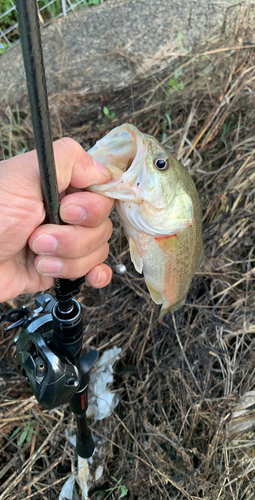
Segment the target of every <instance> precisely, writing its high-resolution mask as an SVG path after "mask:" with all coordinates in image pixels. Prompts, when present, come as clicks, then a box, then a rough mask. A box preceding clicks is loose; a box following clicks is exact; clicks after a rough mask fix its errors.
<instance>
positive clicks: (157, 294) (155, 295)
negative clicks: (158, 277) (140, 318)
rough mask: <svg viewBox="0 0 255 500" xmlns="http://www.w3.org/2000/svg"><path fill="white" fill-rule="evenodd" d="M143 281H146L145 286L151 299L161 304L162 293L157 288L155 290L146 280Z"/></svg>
mask: <svg viewBox="0 0 255 500" xmlns="http://www.w3.org/2000/svg"><path fill="white" fill-rule="evenodd" d="M145 283H146V286H147V288H148V290H149V292H150V296H151V298H152V300H154V302H156V304H162V302H163V297H162V294H161V293H160V292H158V291H157V290H155V288H153V286H152V285H150V284H149V283H148V282H147V281H145Z"/></svg>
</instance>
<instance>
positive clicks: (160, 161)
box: [154, 158, 169, 170]
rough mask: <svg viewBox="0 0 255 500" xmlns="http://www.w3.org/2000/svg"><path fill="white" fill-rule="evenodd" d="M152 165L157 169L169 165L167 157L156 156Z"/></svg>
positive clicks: (163, 168) (164, 168) (166, 167)
mask: <svg viewBox="0 0 255 500" xmlns="http://www.w3.org/2000/svg"><path fill="white" fill-rule="evenodd" d="M154 165H155V167H156V168H157V169H158V170H167V169H168V167H169V160H168V158H156V159H155V160H154Z"/></svg>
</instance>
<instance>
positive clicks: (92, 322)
mask: <svg viewBox="0 0 255 500" xmlns="http://www.w3.org/2000/svg"><path fill="white" fill-rule="evenodd" d="M253 8H254V7H253V6H252V5H251V6H250V8H249V9H250V10H249V9H246V10H245V9H244V10H243V11H242V12H241V13H239V16H238V18H235V19H233V18H231V19H230V21H229V22H230V25H228V24H226V25H225V27H224V33H222V35H221V38H217V37H214V39H212V40H211V41H210V45H209V42H208V46H207V47H202V48H201V49H200V50H199V52H197V53H196V54H188V55H186V56H181V57H179V58H176V60H175V62H174V64H173V65H172V66H171V68H170V69H169V70H168V72H164V74H157V75H153V77H151V78H148V79H146V81H143V82H141V81H140V82H138V83H136V82H134V84H133V86H132V92H131V89H130V88H127V89H125V90H122V91H119V92H118V93H115V94H108V95H97V96H94V95H84V96H76V95H73V94H72V95H67V94H66V95H53V96H51V97H50V106H51V115H52V123H53V130H54V136H55V138H58V137H61V136H62V135H67V134H68V135H71V136H72V137H74V138H75V139H76V140H78V141H79V142H80V143H81V144H82V145H83V146H84V147H86V148H88V147H89V146H90V145H91V144H92V143H94V142H95V140H96V139H97V138H99V137H101V136H102V135H103V134H104V133H106V131H108V130H110V129H111V128H113V127H114V126H117V125H119V124H121V123H123V122H125V121H130V122H132V123H135V124H136V125H137V126H138V127H139V128H140V129H141V130H142V131H143V132H146V133H149V134H153V135H155V136H156V137H157V138H158V140H159V141H160V142H162V143H163V144H164V145H165V147H167V148H169V150H170V151H171V152H172V153H173V154H175V155H176V156H178V158H179V159H180V160H181V161H182V162H183V163H184V164H185V165H186V166H187V168H188V169H189V171H190V172H191V174H192V176H193V178H194V180H195V183H196V185H197V188H198V191H199V195H200V199H201V203H202V209H203V239H204V245H205V258H204V263H203V265H202V267H201V268H200V269H199V271H198V272H197V273H196V276H195V277H194V280H193V283H192V287H191V289H190V293H189V295H188V298H187V303H186V305H185V306H184V307H183V308H182V309H181V310H180V311H178V312H177V313H175V316H174V317H172V316H171V315H170V314H169V315H167V316H166V317H165V318H164V321H163V323H162V324H159V323H158V319H157V318H158V313H159V308H158V307H157V306H155V305H154V304H153V303H152V301H151V300H150V298H149V294H148V292H147V290H146V287H145V285H144V282H143V279H142V277H141V276H140V275H138V274H137V273H136V272H135V271H134V268H133V266H132V264H131V262H130V258H129V253H128V249H127V242H126V240H125V237H124V235H123V233H122V230H121V228H120V223H119V219H118V218H117V215H116V214H115V213H113V214H112V219H113V222H114V233H113V236H112V239H111V252H110V255H109V259H108V262H109V264H110V265H111V266H112V267H113V268H114V267H115V265H116V264H117V263H119V262H122V263H124V264H125V265H126V267H127V272H126V274H125V275H123V276H118V275H117V274H114V277H113V280H112V283H111V284H110V285H109V286H108V287H107V288H106V289H103V290H101V291H95V290H92V289H89V288H87V287H84V288H83V289H82V291H81V293H80V295H79V298H78V300H79V301H80V303H81V305H82V308H83V310H84V322H85V325H87V326H86V333H85V336H84V342H85V344H89V345H93V346H96V347H97V348H98V349H99V351H100V352H102V351H103V350H105V349H107V348H109V347H112V346H114V345H116V346H118V347H121V349H122V356H121V360H120V361H119V363H118V364H117V366H116V367H115V382H114V389H115V390H116V391H118V392H119V394H120V396H121V401H120V403H119V405H118V407H117V408H116V412H115V413H114V414H113V415H112V416H111V417H110V418H108V419H106V420H103V421H101V422H99V423H98V422H97V423H95V422H91V426H92V429H93V432H94V436H95V437H96V439H98V440H100V441H101V444H100V451H101V456H100V458H99V457H96V459H95V461H96V463H94V465H93V467H94V468H96V467H97V466H98V465H99V464H102V465H103V467H104V476H103V480H102V482H101V484H95V487H94V488H92V489H91V492H90V499H91V500H103V499H107V498H108V499H118V498H120V491H119V490H118V489H113V491H112V492H109V488H111V487H112V488H114V486H115V485H116V482H114V480H113V479H112V478H116V479H117V480H120V481H121V484H123V485H125V486H126V487H127V488H128V490H129V492H128V494H127V498H130V499H132V500H143V499H148V500H159V499H162V500H165V499H171V500H177V499H178V500H182V499H183V500H184V499H190V500H191V499H192V500H195V499H199V498H203V499H207V500H216V499H217V500H228V499H231V500H252V499H255V493H254V491H255V488H254V483H255V455H254V444H255V434H254V431H253V429H254V422H255V420H254V418H255V412H254V404H255V398H254V394H255V392H254V391H255V389H254V359H255V337H254V333H255V322H254V283H255V280H254V274H255V264H254V261H255V257H254V245H255V244H254V207H255V184H254V179H255V159H254V154H255V120H254V118H255V109H254V89H255V83H254V80H255V47H254V45H253V44H252V43H251V33H250V31H249V25H250V23H249V16H250V15H252V12H253V10H252V9H253ZM103 106H106V107H107V108H108V109H109V110H110V112H111V113H115V116H114V118H112V119H109V118H108V117H107V116H106V115H105V114H104V113H103ZM18 109H19V112H18V111H17V110H18ZM133 109H134V110H135V112H133ZM1 115H2V119H3V120H2V121H3V125H2V127H1V144H2V152H3V153H4V154H5V156H8V155H9V154H11V152H12V154H15V153H17V152H18V151H21V150H22V148H25V147H28V148H31V147H33V139H32V129H31V122H30V118H29V114H28V105H27V103H26V100H25V98H24V101H23V103H19V108H17V107H16V105H14V106H12V107H11V106H8V107H6V109H2V110H1ZM29 301H30V302H31V303H32V302H33V297H20V298H18V299H16V300H15V301H14V302H13V303H12V302H10V303H8V304H4V305H3V307H4V308H5V309H6V308H9V307H13V306H14V305H15V306H17V305H19V304H21V303H22V304H23V303H26V304H27V303H28V302H29ZM13 337H14V333H13V332H12V331H11V332H8V333H7V332H5V331H4V328H3V326H2V329H1V337H0V345H1V378H0V384H1V406H0V413H1V423H0V429H1V431H0V446H1V462H2V470H1V472H0V480H1V482H2V487H1V490H0V499H8V500H14V499H22V498H27V499H30V498H35V499H41V498H42V499H57V498H58V495H59V491H60V489H61V487H62V485H63V483H64V482H65V480H66V479H67V477H68V475H70V474H71V472H72V471H73V470H74V467H75V463H76V462H75V461H76V458H75V450H74V448H73V447H72V446H71V445H70V443H69V441H68V440H67V438H66V435H65V431H66V429H67V428H68V429H70V428H71V427H72V418H71V416H70V413H69V410H68V408H67V407H65V408H60V409H56V410H53V411H51V412H48V411H42V409H41V408H40V406H39V405H38V404H37V402H36V400H35V399H34V397H33V396H32V392H31V390H30V388H29V386H28V384H27V383H26V381H25V380H23V379H22V378H21V377H20V376H19V375H18V373H17V371H16V368H15V366H14V361H13V355H14V347H13ZM84 347H85V345H84ZM17 428H20V430H19V431H18V432H17V434H14V432H15V430H16V429H17ZM25 430H27V435H28V433H29V432H30V437H31V439H28V437H27V439H25V440H24V442H23V443H22V444H19V439H20V436H21V433H22V432H24V431H25ZM27 441H28V442H27ZM107 490H108V492H107Z"/></svg>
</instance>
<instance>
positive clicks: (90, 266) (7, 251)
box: [0, 138, 114, 302]
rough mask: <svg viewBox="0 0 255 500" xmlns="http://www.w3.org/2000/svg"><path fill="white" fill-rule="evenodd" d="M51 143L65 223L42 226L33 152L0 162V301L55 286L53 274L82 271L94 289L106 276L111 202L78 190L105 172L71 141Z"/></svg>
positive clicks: (76, 274) (72, 274)
mask: <svg viewBox="0 0 255 500" xmlns="http://www.w3.org/2000/svg"><path fill="white" fill-rule="evenodd" d="M53 147H54V157H55V164H56V173H57V181H58V190H59V193H60V199H61V202H60V218H61V219H62V221H63V222H65V223H68V225H62V226H57V225H54V224H43V222H44V219H45V209H44V204H43V199H42V193H41V184H40V173H39V167H38V161H37V154H36V151H31V152H30V153H25V154H22V155H19V156H16V157H14V158H11V159H10V160H6V161H3V162H1V163H0V178H1V185H0V218H1V219H0V220H1V223H0V276H1V287H0V302H3V301H6V300H10V299H12V298H14V297H16V296H17V295H19V294H22V293H35V292H38V291H41V290H46V289H48V288H50V287H51V286H53V285H54V277H59V278H69V279H76V278H79V277H81V276H83V275H85V274H86V282H87V283H88V284H90V285H91V286H93V287H95V288H102V287H104V286H106V285H107V284H108V283H109V282H110V280H111V274H112V273H111V269H110V268H109V267H108V266H107V265H106V264H103V261H104V260H105V259H106V257H107V255H108V252H109V247H108V243H107V241H108V239H109V238H110V236H111V232H112V224H111V221H110V219H109V218H108V216H109V213H110V211H111V209H112V206H113V201H114V200H112V199H109V198H106V197H104V196H101V195H98V194H95V193H90V192H84V191H83V189H84V188H87V187H88V186H91V185H92V184H103V183H105V182H108V180H110V174H109V172H108V170H107V169H106V168H105V167H104V166H103V165H101V164H97V166H95V165H94V162H93V159H92V158H91V156H90V155H89V154H88V153H86V152H85V151H84V150H83V149H82V147H81V146H80V145H79V144H78V143H77V142H76V141H74V140H73V139H69V138H65V139H60V140H58V141H56V142H55V143H54V144H53ZM78 190H79V191H78ZM41 224H43V225H41Z"/></svg>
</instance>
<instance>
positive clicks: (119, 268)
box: [114, 5, 136, 275]
mask: <svg viewBox="0 0 255 500" xmlns="http://www.w3.org/2000/svg"><path fill="white" fill-rule="evenodd" d="M121 14H122V22H123V28H124V30H123V31H124V33H125V40H126V46H128V42H129V40H128V34H127V25H126V19H125V14H124V7H123V5H122V6H121ZM127 64H128V69H129V73H131V66H130V58H129V56H128V54H127ZM130 92H131V102H132V104H131V109H132V114H133V116H132V118H133V121H134V124H135V126H136V116H135V103H134V92H133V85H132V81H131V82H130ZM122 234H123V231H119V258H118V259H117V262H118V263H117V265H115V267H114V270H115V272H116V273H117V274H119V275H122V274H125V272H126V270H127V269H126V266H125V264H123V263H122V255H124V254H125V253H126V252H125V251H123V252H122Z"/></svg>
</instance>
